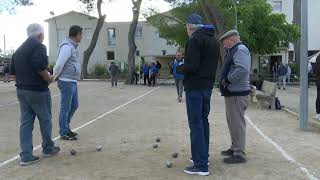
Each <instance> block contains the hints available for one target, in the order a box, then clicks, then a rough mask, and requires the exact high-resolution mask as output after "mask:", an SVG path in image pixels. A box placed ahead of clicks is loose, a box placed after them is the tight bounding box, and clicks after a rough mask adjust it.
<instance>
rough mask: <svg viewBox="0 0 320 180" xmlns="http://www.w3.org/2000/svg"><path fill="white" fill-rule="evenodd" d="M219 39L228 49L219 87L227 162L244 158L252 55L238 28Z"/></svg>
mask: <svg viewBox="0 0 320 180" xmlns="http://www.w3.org/2000/svg"><path fill="white" fill-rule="evenodd" d="M220 41H221V42H223V46H224V48H225V49H227V52H228V53H227V54H226V56H225V58H224V61H223V65H222V69H221V73H220V91H221V95H222V96H224V97H225V104H226V116H227V122H228V127H229V132H230V137H231V146H230V148H229V149H228V150H225V151H221V155H223V156H227V158H225V159H224V160H223V161H224V163H226V164H237V163H245V162H246V154H245V146H246V120H245V111H246V109H247V107H248V105H249V95H250V93H251V91H254V87H253V88H252V89H253V90H251V86H250V84H249V75H250V68H251V55H250V52H249V50H248V48H247V47H246V46H245V45H244V44H242V42H241V40H240V35H239V32H238V31H237V30H231V31H228V32H226V33H225V34H224V35H223V36H222V37H221V38H220Z"/></svg>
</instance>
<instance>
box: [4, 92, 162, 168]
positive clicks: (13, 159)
mask: <svg viewBox="0 0 320 180" xmlns="http://www.w3.org/2000/svg"><path fill="white" fill-rule="evenodd" d="M158 89H160V87H158V88H155V89H152V90H150V91H148V92H146V93H144V94H142V95H141V96H138V97H136V98H134V99H132V100H131V101H128V102H126V103H124V104H122V105H120V106H118V107H116V108H114V109H112V110H110V111H108V112H106V113H104V114H101V115H100V116H98V117H96V118H94V119H92V120H90V121H89V122H87V123H85V124H83V125H81V126H79V127H77V128H75V129H73V131H78V130H79V129H82V128H84V127H86V126H88V125H90V124H92V123H94V122H96V121H98V120H100V119H101V118H103V117H105V116H106V115H108V114H111V113H113V112H114V111H117V110H119V109H121V108H123V107H125V106H127V105H128V104H130V103H132V102H134V101H136V100H138V99H141V98H143V97H144V96H146V95H148V94H150V93H152V92H153V91H156V90H158ZM59 138H60V136H57V137H55V138H53V141H56V140H58V139H59ZM40 148H41V145H37V146H36V147H34V148H33V150H34V151H35V150H38V149H40ZM19 158H20V157H19V155H17V156H14V157H12V158H10V159H8V160H6V161H3V162H1V163H0V168H2V167H4V166H5V165H7V164H9V163H11V162H13V161H15V160H18V159H19Z"/></svg>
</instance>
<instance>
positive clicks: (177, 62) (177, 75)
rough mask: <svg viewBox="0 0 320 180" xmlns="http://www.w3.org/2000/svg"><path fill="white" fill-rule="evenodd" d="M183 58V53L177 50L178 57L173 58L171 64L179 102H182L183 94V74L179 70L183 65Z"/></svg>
mask: <svg viewBox="0 0 320 180" xmlns="http://www.w3.org/2000/svg"><path fill="white" fill-rule="evenodd" d="M183 63H184V62H183V59H182V53H181V52H177V53H176V59H175V60H173V62H172V65H171V69H172V70H171V72H172V75H173V77H174V81H175V84H176V88H177V94H178V99H177V101H178V102H182V96H183V74H180V73H178V72H177V68H178V67H179V66H181V65H183Z"/></svg>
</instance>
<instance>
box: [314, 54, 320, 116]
mask: <svg viewBox="0 0 320 180" xmlns="http://www.w3.org/2000/svg"><path fill="white" fill-rule="evenodd" d="M313 74H314V75H315V76H316V84H317V100H316V111H317V115H316V117H315V118H316V119H317V120H318V121H320V55H319V56H318V57H317V61H316V63H315V65H314V68H313Z"/></svg>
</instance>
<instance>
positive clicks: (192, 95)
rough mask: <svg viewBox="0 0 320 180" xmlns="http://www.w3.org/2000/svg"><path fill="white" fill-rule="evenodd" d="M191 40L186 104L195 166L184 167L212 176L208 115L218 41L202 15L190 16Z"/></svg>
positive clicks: (186, 69) (186, 68)
mask: <svg viewBox="0 0 320 180" xmlns="http://www.w3.org/2000/svg"><path fill="white" fill-rule="evenodd" d="M186 28H187V32H188V35H189V40H188V42H187V45H186V51H185V59H184V65H181V66H180V67H178V72H181V71H183V74H184V87H185V91H186V105H187V114H188V122H189V127H190V141H191V154H192V158H191V159H190V160H191V161H193V165H192V166H190V167H187V168H185V170H184V172H185V173H187V174H195V175H200V176H207V175H209V171H208V163H209V162H208V158H209V137H210V128H209V121H208V115H209V113H210V101H211V94H212V89H213V84H214V81H215V75H216V69H217V63H218V59H219V57H220V48H219V46H220V45H219V42H218V41H217V40H216V38H215V36H214V28H213V26H205V25H203V23H202V17H201V16H200V15H197V14H192V15H190V16H189V17H188V19H187V25H186Z"/></svg>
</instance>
